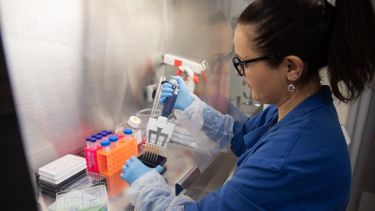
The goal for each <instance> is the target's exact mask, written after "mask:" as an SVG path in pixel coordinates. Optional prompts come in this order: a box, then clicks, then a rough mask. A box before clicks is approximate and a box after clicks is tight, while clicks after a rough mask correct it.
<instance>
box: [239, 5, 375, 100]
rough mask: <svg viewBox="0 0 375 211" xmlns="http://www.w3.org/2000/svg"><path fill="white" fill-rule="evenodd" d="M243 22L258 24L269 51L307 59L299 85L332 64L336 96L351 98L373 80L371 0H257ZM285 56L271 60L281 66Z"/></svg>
mask: <svg viewBox="0 0 375 211" xmlns="http://www.w3.org/2000/svg"><path fill="white" fill-rule="evenodd" d="M238 24H244V25H246V24H253V25H254V26H255V27H256V33H257V37H256V38H255V42H256V44H257V47H258V48H259V50H260V51H261V52H262V53H264V55H270V54H275V53H283V54H284V55H296V56H299V57H300V58H301V59H302V60H303V61H304V63H305V69H304V71H303V74H302V76H301V77H300V79H299V80H298V81H297V82H298V83H300V84H304V83H307V82H309V81H311V80H313V79H316V78H319V69H320V68H322V67H324V66H328V74H329V80H330V85H331V88H332V92H333V94H334V95H335V96H336V97H337V98H338V99H339V100H341V101H343V102H348V101H351V100H353V99H355V98H357V97H358V96H359V94H360V93H361V92H362V91H363V89H364V88H365V87H366V86H372V85H373V83H374V72H375V16H374V11H373V7H372V4H371V2H370V1H369V0H358V1H354V0H337V1H336V6H335V7H334V6H332V5H331V4H330V3H329V2H327V0H255V1H254V2H252V3H251V4H250V5H249V6H248V7H247V8H246V9H245V10H244V11H243V12H242V14H241V15H240V17H239V19H238ZM282 59H283V58H282ZM282 59H278V60H271V61H269V63H270V64H271V65H273V66H277V65H279V64H280V63H281V62H282ZM340 83H343V84H345V85H346V88H347V93H345V94H343V93H342V90H341V91H340V89H339V87H340Z"/></svg>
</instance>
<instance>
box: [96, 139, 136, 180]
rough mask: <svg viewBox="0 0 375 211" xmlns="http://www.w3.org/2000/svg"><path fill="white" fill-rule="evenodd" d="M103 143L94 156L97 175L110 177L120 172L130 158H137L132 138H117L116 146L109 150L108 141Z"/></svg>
mask: <svg viewBox="0 0 375 211" xmlns="http://www.w3.org/2000/svg"><path fill="white" fill-rule="evenodd" d="M103 142H104V145H105V146H103V148H102V149H100V150H98V151H97V153H96V154H97V161H98V167H99V173H100V174H102V175H104V176H112V175H114V174H116V173H118V172H120V171H121V168H122V166H123V165H124V164H125V161H126V160H128V159H129V158H130V157H131V156H138V147H137V144H136V141H135V139H134V138H132V139H130V140H125V139H124V138H119V139H118V143H117V146H116V147H112V148H110V145H109V144H110V142H109V141H108V140H105V141H103ZM103 142H102V143H103ZM104 147H106V148H104Z"/></svg>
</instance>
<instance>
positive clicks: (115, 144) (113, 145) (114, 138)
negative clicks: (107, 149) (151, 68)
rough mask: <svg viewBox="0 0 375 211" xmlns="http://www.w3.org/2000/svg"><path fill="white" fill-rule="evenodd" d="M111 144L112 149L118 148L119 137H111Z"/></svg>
mask: <svg viewBox="0 0 375 211" xmlns="http://www.w3.org/2000/svg"><path fill="white" fill-rule="evenodd" d="M108 140H109V142H111V147H116V146H117V142H118V137H117V136H109V139H108Z"/></svg>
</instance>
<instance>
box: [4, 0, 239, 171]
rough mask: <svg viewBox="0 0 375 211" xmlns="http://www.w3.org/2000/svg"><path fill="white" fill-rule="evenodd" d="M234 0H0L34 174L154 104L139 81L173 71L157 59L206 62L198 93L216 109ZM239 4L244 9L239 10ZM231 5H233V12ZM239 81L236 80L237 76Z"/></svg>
mask: <svg viewBox="0 0 375 211" xmlns="http://www.w3.org/2000/svg"><path fill="white" fill-rule="evenodd" d="M244 4H246V1H241V0H232V1H227V0H225V1H224V0H206V1H200V0H191V1H182V0H154V1H145V0H143V1H132V0H65V1H59V0H48V1H47V0H34V1H27V0H2V1H1V2H0V9H1V27H2V28H1V29H2V33H3V37H4V42H5V50H6V56H7V60H8V63H9V69H10V78H11V82H12V87H13V91H14V92H15V101H16V105H17V112H18V113H19V118H20V124H21V130H22V136H23V140H24V142H25V146H26V152H27V157H28V161H29V163H30V164H31V168H32V169H31V170H32V171H36V169H37V168H39V167H40V166H42V165H44V164H46V163H48V162H50V161H52V160H54V159H56V158H58V157H60V156H62V155H64V154H66V153H76V152H78V151H80V150H81V149H82V147H83V146H84V137H85V136H87V135H89V134H91V133H93V132H96V131H98V130H101V129H113V128H114V127H115V125H116V124H118V123H120V122H123V121H124V120H126V119H127V117H128V116H129V115H131V114H135V113H136V111H138V110H140V109H142V108H145V107H151V105H150V104H149V103H147V102H146V100H145V99H144V96H143V90H144V88H145V87H146V85H148V84H151V83H156V82H157V80H158V78H159V77H160V76H161V75H162V74H163V73H164V71H165V69H166V71H167V73H168V74H172V73H174V72H175V69H171V68H165V67H163V66H162V65H161V59H162V58H161V57H162V55H163V54H164V53H166V52H168V53H173V54H177V55H181V56H184V57H187V58H192V59H198V60H202V59H206V60H207V61H208V62H209V69H208V71H207V72H208V80H207V81H205V82H204V84H203V85H202V86H201V88H199V90H198V94H201V97H202V98H203V99H205V100H206V101H207V102H209V103H210V104H212V105H214V106H215V107H216V108H218V109H221V110H223V111H225V110H226V105H225V106H224V105H223V104H221V102H220V101H218V100H216V99H218V98H216V97H214V98H210V97H209V96H213V95H215V94H219V95H221V96H224V97H228V95H229V91H228V90H229V87H230V82H229V77H230V72H231V64H230V62H229V60H230V59H228V58H226V59H224V60H223V59H220V58H222V57H220V55H226V54H228V52H230V51H231V48H232V33H233V31H232V29H233V20H234V19H235V16H236V15H238V14H239V12H240V11H239V10H238V9H241V8H243V5H244ZM238 5H241V6H238ZM233 8H238V9H236V10H234V9H233ZM238 80H240V79H238Z"/></svg>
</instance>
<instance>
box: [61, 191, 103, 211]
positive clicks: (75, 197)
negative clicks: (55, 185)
mask: <svg viewBox="0 0 375 211" xmlns="http://www.w3.org/2000/svg"><path fill="white" fill-rule="evenodd" d="M56 210H57V211H65V210H98V211H105V210H108V196H107V189H106V186H105V185H103V184H100V185H96V186H93V187H88V188H83V189H75V190H72V191H70V192H67V193H66V192H62V193H58V194H57V195H56Z"/></svg>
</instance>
